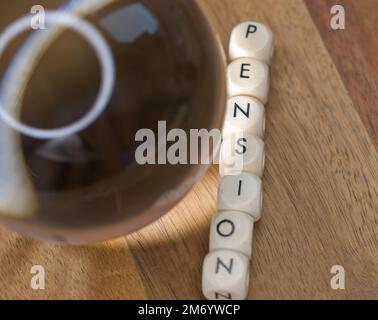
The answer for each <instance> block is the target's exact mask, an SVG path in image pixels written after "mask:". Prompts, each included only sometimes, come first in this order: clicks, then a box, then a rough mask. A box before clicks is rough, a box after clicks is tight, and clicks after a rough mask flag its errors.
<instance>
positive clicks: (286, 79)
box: [0, 0, 378, 299]
mask: <svg viewBox="0 0 378 320" xmlns="http://www.w3.org/2000/svg"><path fill="white" fill-rule="evenodd" d="M199 2H200V3H201V5H202V6H203V7H204V9H205V10H206V12H207V14H208V16H209V17H210V19H211V20H212V22H213V24H214V28H215V30H216V31H217V32H218V33H219V35H220V37H221V39H222V41H223V43H224V45H225V46H227V41H228V37H229V34H230V31H231V30H232V28H233V26H234V25H236V24H237V23H239V22H241V21H244V20H250V19H252V20H258V21H262V22H264V23H267V24H268V25H269V26H271V27H272V29H273V30H274V33H275V36H276V56H275V58H274V61H273V64H272V70H271V72H272V84H271V85H272V89H271V94H270V101H269V104H268V106H267V136H266V145H267V163H266V171H265V176H264V194H265V203H264V213H263V219H262V220H261V222H259V223H258V225H257V226H256V229H255V235H254V243H253V245H254V252H253V259H252V265H251V268H252V275H251V288H250V294H249V298H250V299H291V298H293V299H297V298H300V299H326V298H335V299H372V298H375V299H378V154H377V150H378V149H377V148H378V88H377V83H378V55H377V52H378V38H377V35H376V30H377V29H378V1H377V0H360V1H351V0H349V1H337V3H338V4H340V3H341V4H344V6H345V8H346V19H347V20H346V27H347V28H346V30H344V31H331V29H330V26H329V19H330V6H331V4H334V3H336V1H322V0H306V1H301V0H264V1H259V0H200V1H199ZM218 179H219V178H218V174H217V168H215V167H214V168H212V169H211V170H210V171H209V173H208V174H207V176H206V177H205V178H204V179H203V180H202V181H201V182H200V183H199V184H198V185H197V186H196V187H195V188H194V190H193V191H192V192H191V193H190V194H189V195H188V196H187V197H186V199H185V200H184V201H182V202H181V203H180V204H179V205H178V206H177V207H176V208H175V209H174V210H172V211H171V212H170V213H169V214H167V215H166V216H164V217H163V218H162V219H160V220H159V221H157V222H156V223H154V224H153V225H150V226H148V227H147V228H145V229H143V230H141V231H139V232H137V233H135V234H133V235H130V236H128V237H124V238H121V239H118V240H114V241H109V242H107V243H102V244H97V245H91V246H81V247H67V246H57V245H51V244H46V243H41V242H38V241H34V240H30V239H27V238H24V237H22V236H19V235H17V234H15V233H12V232H10V231H7V230H5V229H4V228H0V239H1V240H0V298H11V299H14V298H23V299H24V298H35V299H45V298H49V299H63V298H70V299H71V298H72V299H78V298H81V299H92V298H94V299H100V298H105V299H107V298H114V299H131V298H133V299H202V295H201V290H200V278H201V264H202V259H203V257H204V256H205V254H206V252H207V246H208V232H209V221H210V218H211V216H212V215H213V214H214V212H215V210H216V189H217V181H218ZM34 264H41V265H43V266H44V267H45V269H46V272H47V275H46V290H44V291H38V292H36V291H33V290H31V289H30V278H31V275H30V268H31V266H32V265H34ZM335 264H341V265H343V266H344V268H345V270H346V290H344V291H334V290H332V289H331V288H330V284H329V283H330V279H331V274H330V268H331V266H332V265H335Z"/></svg>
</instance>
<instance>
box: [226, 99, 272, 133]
mask: <svg viewBox="0 0 378 320" xmlns="http://www.w3.org/2000/svg"><path fill="white" fill-rule="evenodd" d="M236 132H246V133H250V134H253V135H256V136H258V137H260V138H261V139H262V138H263V137H264V133H265V108H264V106H263V104H262V103H261V102H260V101H259V100H257V99H255V98H252V97H248V96H235V97H232V98H230V99H228V101H227V107H226V116H225V121H224V125H223V137H226V136H228V135H230V134H232V133H236Z"/></svg>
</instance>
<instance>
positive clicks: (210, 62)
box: [0, 0, 224, 242]
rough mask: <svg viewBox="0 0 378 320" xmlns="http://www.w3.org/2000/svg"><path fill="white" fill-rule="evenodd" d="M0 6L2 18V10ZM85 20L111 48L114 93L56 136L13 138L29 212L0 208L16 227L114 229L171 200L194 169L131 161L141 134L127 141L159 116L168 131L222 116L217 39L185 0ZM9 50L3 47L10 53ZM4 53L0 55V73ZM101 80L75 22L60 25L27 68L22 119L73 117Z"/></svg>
mask: <svg viewBox="0 0 378 320" xmlns="http://www.w3.org/2000/svg"><path fill="white" fill-rule="evenodd" d="M40 2H45V3H41V4H42V5H45V7H46V8H48V9H51V8H56V7H58V6H61V5H64V1H51V0H49V1H40ZM17 3H18V2H17ZM2 7H6V9H7V10H2V9H4V8H2ZM11 10H12V12H13V13H14V14H12V15H11V16H12V17H13V19H15V18H16V17H18V16H20V12H24V13H26V12H28V10H30V8H28V7H27V6H26V5H23V4H12V5H11ZM0 12H7V13H9V5H8V4H7V5H5V4H0ZM2 16H4V17H1V21H2V25H1V27H2V28H5V26H6V25H7V23H10V21H9V20H10V18H9V17H8V18H5V13H3V14H2ZM3 18H4V19H5V20H4V19H3ZM85 18H86V19H87V21H89V22H91V23H92V24H93V25H94V26H95V27H96V28H97V29H98V30H99V31H100V32H101V33H102V35H103V36H104V37H105V39H106V41H107V43H108V44H109V46H110V48H111V50H112V53H113V57H114V61H115V65H116V85H115V88H114V91H113V95H112V98H111V100H110V101H109V103H108V105H107V107H106V109H105V111H104V112H103V113H102V115H101V116H100V117H99V118H98V119H97V120H96V121H95V122H94V123H93V124H92V125H91V126H89V127H88V128H86V129H85V130H83V131H81V132H79V133H77V134H75V135H73V136H70V137H65V138H62V139H55V140H39V139H34V138H30V137H26V136H22V151H23V157H24V159H25V163H26V167H27V170H28V172H29V174H30V177H31V182H32V185H33V186H34V188H35V191H36V194H37V200H38V210H37V212H36V213H35V215H34V216H33V217H31V218H28V219H24V220H17V221H16V220H12V219H8V218H1V219H4V220H2V221H3V222H5V223H6V224H8V225H10V226H11V227H13V228H15V229H16V230H19V231H22V232H24V233H28V234H31V235H33V236H37V237H42V238H47V239H50V240H54V241H61V242H88V241H93V240H102V239H104V238H110V237H114V236H117V235H121V234H122V233H123V234H124V233H127V232H130V231H133V230H135V229H136V228H138V227H140V226H142V225H144V224H145V223H147V222H149V221H151V220H153V219H154V218H156V217H157V216H159V215H160V214H161V213H163V212H164V211H166V210H167V209H169V208H170V207H171V206H172V205H173V204H174V203H175V202H176V201H178V200H179V198H180V197H182V196H183V194H184V193H185V192H186V191H187V190H188V188H190V186H191V185H192V184H193V183H194V180H195V178H196V177H198V175H199V174H200V171H201V170H202V169H201V168H198V167H192V166H171V165H160V166H159V165H147V166H140V165H138V164H136V162H135V150H136V148H137V146H138V145H139V144H140V143H139V142H135V134H136V132H137V131H138V130H139V129H142V128H150V129H152V130H154V131H156V130H157V123H158V121H159V120H165V121H166V122H167V128H168V130H169V128H182V129H184V130H186V131H188V130H189V129H191V128H198V129H200V128H208V129H211V128H213V127H216V126H219V125H220V120H221V118H222V110H223V105H222V101H223V100H222V99H223V95H224V79H223V70H222V62H221V59H220V54H219V48H218V47H217V44H216V41H215V40H214V36H213V34H212V33H211V31H210V29H209V27H208V24H207V22H206V21H205V19H204V16H203V14H202V12H201V11H200V10H199V9H198V7H197V5H196V4H195V3H194V2H193V1H188V0H182V1H181V0H159V1H152V0H151V1H131V0H130V1H128V0H120V1H117V2H116V3H114V4H112V5H108V6H106V7H105V8H103V9H101V10H99V11H97V12H96V13H95V14H92V15H90V16H86V17H85ZM7 19H8V20H7ZM7 21H8V22H7ZM20 41H21V39H20ZM16 49H17V48H13V49H12V48H11V49H10V53H9V56H11V55H12V53H11V50H16ZM8 62H9V61H3V62H2V63H1V64H0V67H1V68H0V71H4V70H5V69H6V67H7V65H8ZM100 80H101V72H100V67H99V62H98V59H97V56H96V55H95V53H94V51H93V49H92V47H91V46H90V45H89V44H88V43H87V42H86V41H85V40H84V39H83V38H82V37H81V36H79V35H77V34H75V33H74V32H73V31H69V30H67V31H65V32H64V33H63V34H62V35H61V36H60V37H59V38H58V39H57V40H56V41H55V42H54V43H53V44H52V45H51V46H50V47H49V48H48V49H47V51H46V52H45V54H44V55H43V58H42V60H41V61H40V62H39V63H38V66H37V67H36V69H35V70H34V72H33V76H32V78H31V79H30V82H29V85H28V87H27V89H26V95H25V98H24V100H23V103H22V105H23V107H22V114H21V119H22V121H23V122H24V123H26V124H28V125H31V126H34V127H37V128H45V129H52V128H58V127H62V126H66V125H68V124H71V123H73V122H74V121H76V120H77V119H79V118H81V117H82V116H83V115H85V114H86V113H87V112H88V110H89V108H90V107H91V106H92V104H93V102H94V100H95V99H96V97H97V94H98V90H99V87H100ZM15 201H17V199H15ZM0 221H1V220H0Z"/></svg>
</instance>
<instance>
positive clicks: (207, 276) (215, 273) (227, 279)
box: [202, 250, 249, 300]
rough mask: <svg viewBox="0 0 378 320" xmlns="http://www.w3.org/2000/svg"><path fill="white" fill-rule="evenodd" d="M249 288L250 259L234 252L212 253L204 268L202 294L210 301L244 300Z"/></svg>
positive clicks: (218, 251)
mask: <svg viewBox="0 0 378 320" xmlns="http://www.w3.org/2000/svg"><path fill="white" fill-rule="evenodd" d="M248 288H249V259H248V258H247V257H246V256H245V255H243V254H241V253H238V252H235V251H232V250H216V251H213V252H210V253H209V254H208V255H207V256H206V257H205V260H204V263H203V268H202V292H203V294H204V296H205V297H206V298H207V299H209V300H244V299H246V298H247V295H248Z"/></svg>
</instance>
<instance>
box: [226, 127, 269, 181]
mask: <svg viewBox="0 0 378 320" xmlns="http://www.w3.org/2000/svg"><path fill="white" fill-rule="evenodd" d="M264 166H265V146H264V142H263V141H262V140H261V139H260V138H258V137H256V136H253V135H250V134H247V133H243V132H240V133H235V134H232V135H230V136H229V137H227V138H225V139H224V140H223V143H222V147H221V153H220V165H219V171H220V175H221V176H222V177H223V176H225V175H231V174H239V173H241V172H242V171H246V172H250V173H253V174H255V175H257V176H259V177H262V175H263V173H264Z"/></svg>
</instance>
